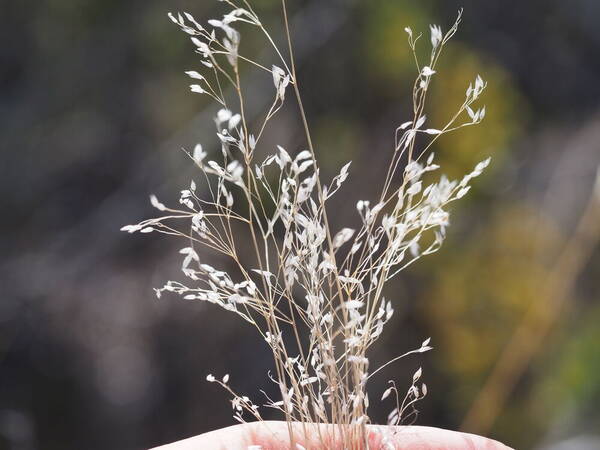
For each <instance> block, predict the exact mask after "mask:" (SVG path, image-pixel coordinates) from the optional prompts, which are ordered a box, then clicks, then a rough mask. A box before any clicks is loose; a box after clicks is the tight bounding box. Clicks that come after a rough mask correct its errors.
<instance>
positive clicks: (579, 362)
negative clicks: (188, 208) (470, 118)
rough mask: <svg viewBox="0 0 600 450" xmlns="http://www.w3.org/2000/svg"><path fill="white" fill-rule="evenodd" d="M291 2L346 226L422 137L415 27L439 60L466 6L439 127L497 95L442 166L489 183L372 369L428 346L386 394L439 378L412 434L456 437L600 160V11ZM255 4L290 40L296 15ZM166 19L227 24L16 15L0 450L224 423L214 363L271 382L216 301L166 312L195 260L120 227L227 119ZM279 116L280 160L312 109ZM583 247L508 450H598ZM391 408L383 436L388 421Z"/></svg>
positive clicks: (7, 67) (518, 390)
mask: <svg viewBox="0 0 600 450" xmlns="http://www.w3.org/2000/svg"><path fill="white" fill-rule="evenodd" d="M290 3H291V9H292V17H293V25H294V30H295V34H296V36H295V37H296V39H297V44H298V48H299V60H300V61H299V62H300V64H299V65H300V74H299V75H300V77H301V78H302V79H303V94H304V96H305V102H306V106H307V108H308V114H309V119H310V122H311V125H312V127H313V130H314V134H315V139H316V145H317V151H318V153H319V157H320V158H321V161H322V163H321V166H322V168H323V169H324V170H327V171H328V172H329V173H335V172H336V171H337V170H338V169H339V165H340V164H341V163H342V162H345V161H346V160H349V159H352V160H354V162H355V166H361V167H364V170H362V169H361V172H362V173H361V176H360V177H354V181H351V180H349V183H348V185H349V186H350V185H351V186H352V187H349V188H345V191H344V192H343V194H342V195H345V196H347V197H348V204H347V205H345V204H340V208H339V210H337V211H335V212H336V214H335V215H334V217H336V218H337V219H338V220H339V223H340V224H345V223H347V222H348V221H349V218H352V217H353V214H354V211H353V208H352V207H350V206H348V205H353V204H354V203H355V201H356V200H358V199H359V196H360V197H361V198H362V197H363V196H364V192H367V193H369V194H371V195H374V194H375V193H374V192H371V191H370V190H369V189H370V188H371V186H372V185H373V184H374V183H371V181H372V180H374V179H375V178H377V177H380V176H381V173H383V172H384V171H385V170H386V169H387V167H386V164H387V163H388V160H389V152H390V149H391V148H392V146H393V133H392V130H393V129H394V127H395V126H396V125H397V124H398V123H401V122H403V121H404V120H408V119H407V117H408V116H409V113H410V111H409V109H410V99H409V96H410V90H411V83H412V80H413V78H414V64H413V60H412V56H411V53H410V51H409V50H408V46H407V44H406V36H405V33H404V31H403V29H404V27H405V26H407V25H410V26H411V27H412V28H413V30H415V31H417V30H421V31H423V32H424V34H425V36H424V37H423V38H422V41H421V45H424V46H426V45H428V35H427V33H428V24H429V23H438V24H440V25H442V27H443V28H447V27H448V25H449V24H450V23H452V21H453V20H454V17H455V15H456V11H457V10H458V8H459V7H460V6H463V7H464V9H465V12H464V21H463V25H462V26H461V28H460V30H459V33H458V35H457V37H456V40H455V41H454V43H453V44H451V45H450V46H449V47H448V49H447V52H446V53H445V55H444V56H443V60H442V63H441V65H440V69H439V71H438V74H436V76H435V79H434V82H433V89H432V92H431V95H430V103H429V110H430V111H432V112H433V114H431V115H430V119H431V120H432V124H439V123H441V122H443V121H444V120H445V118H447V117H448V114H450V113H451V112H453V111H454V110H455V106H456V102H457V100H458V99H460V98H461V97H462V96H463V95H464V90H465V89H466V87H467V85H468V82H469V81H470V80H471V79H472V74H473V73H481V75H482V77H483V78H484V79H485V80H486V81H487V82H488V89H487V91H486V94H485V96H484V99H483V102H484V103H485V104H486V105H487V115H486V119H485V121H484V123H483V124H482V125H480V126H478V127H473V128H467V129H464V130H461V131H459V132H457V133H456V134H454V135H451V136H448V137H444V138H443V139H442V140H440V142H439V143H438V144H437V145H436V148H435V151H436V154H437V155H438V158H439V159H440V160H441V161H442V165H443V166H444V167H445V172H448V173H449V175H457V174H462V173H464V172H465V171H466V170H468V168H470V167H471V166H472V165H473V164H474V163H475V162H477V161H479V160H481V159H483V157H485V156H487V155H491V156H492V158H493V164H492V167H491V169H492V170H490V171H489V172H488V173H487V174H486V176H484V177H482V178H480V179H479V180H478V182H477V183H476V188H475V189H474V192H473V193H472V195H470V196H468V197H466V198H465V199H464V200H465V201H463V203H461V204H460V205H457V207H456V208H455V209H454V216H453V219H452V221H453V225H452V227H451V228H450V229H449V238H448V241H447V244H446V246H445V247H444V248H443V249H442V251H441V252H440V253H438V254H437V255H436V256H434V257H432V258H430V259H426V260H424V261H423V262H421V264H420V265H418V266H415V267H414V268H413V269H412V270H411V271H410V274H409V275H408V276H407V277H405V278H403V279H400V280H398V281H397V282H396V283H395V284H394V286H392V289H391V292H390V294H389V297H390V298H392V297H395V298H394V300H395V301H396V302H397V304H398V310H399V311H400V314H398V316H399V317H395V319H394V323H393V325H390V326H389V328H388V329H387V331H386V336H384V338H383V339H382V341H381V347H380V349H379V350H378V352H377V354H376V355H373V357H374V358H375V359H379V360H381V361H384V360H386V359H389V357H393V356H396V355H397V354H400V353H402V352H404V351H406V350H407V349H411V348H413V347H415V345H417V346H418V344H419V343H420V342H421V341H422V340H423V338H425V337H427V336H432V338H433V339H432V341H433V345H434V347H435V350H434V351H433V352H431V353H428V354H426V355H424V357H422V358H420V359H416V358H415V359H412V360H410V361H408V360H407V361H406V362H403V363H398V364H396V365H394V366H392V367H391V368H390V370H389V371H387V372H386V373H385V374H384V376H382V377H378V378H377V379H375V380H374V385H373V389H374V393H375V394H376V393H377V392H381V391H382V390H383V389H384V385H385V381H386V380H387V379H388V378H397V379H398V381H399V383H400V385H402V383H403V380H404V379H405V378H406V377H409V376H410V375H411V374H412V373H413V371H414V368H415V367H417V366H418V365H423V366H424V368H425V371H424V373H425V375H424V380H425V381H426V383H427V384H428V386H429V396H428V399H427V400H426V401H424V402H423V403H422V404H421V409H422V414H421V415H420V417H419V423H420V424H427V425H434V426H442V427H448V428H458V427H460V426H461V424H462V423H463V420H464V418H465V416H466V415H467V412H468V411H469V409H470V408H471V407H472V405H473V404H474V402H475V400H476V399H477V398H478V396H479V395H480V392H481V389H482V386H483V385H484V383H485V380H486V379H487V378H488V376H489V375H490V373H491V372H492V370H493V368H494V365H495V363H496V362H497V361H498V358H499V356H500V354H501V352H502V350H503V348H504V347H505V345H506V344H507V342H509V341H510V339H511V336H512V335H513V334H514V332H515V330H516V329H517V328H518V326H519V324H520V323H521V321H522V320H523V318H524V317H525V316H526V314H527V312H528V311H530V308H531V306H532V305H542V306H543V305H544V304H545V303H544V301H545V298H544V296H545V295H546V294H544V286H545V285H546V284H547V283H548V277H549V276H550V275H549V274H551V273H552V268H553V267H555V265H556V262H557V260H558V259H559V258H560V254H561V251H562V249H563V247H564V245H565V243H566V242H567V241H568V240H569V239H570V237H571V236H572V235H573V233H574V232H575V228H576V224H577V222H578V218H579V216H580V215H581V214H582V212H583V210H584V208H585V205H586V204H587V203H588V201H589V196H590V192H591V189H592V186H593V181H594V177H595V173H596V167H597V166H598V164H600V144H598V143H599V142H600V116H599V115H598V106H599V100H600V84H598V83H597V82H596V80H597V79H598V77H599V76H600V65H599V63H598V61H599V60H598V58H597V54H598V51H599V50H600V29H599V28H598V27H597V26H596V21H597V20H596V19H597V17H599V15H600V4H598V2H596V1H595V0H577V1H574V2H561V1H559V0H552V1H541V0H539V1H537V0H536V1H530V2H517V1H516V0H514V1H513V0H511V1H499V0H498V1H496V0H494V1H486V2H476V1H473V0H471V1H467V2H458V1H454V0H451V1H442V0H437V1H435V0H429V1H423V2H409V1H396V0H394V1H392V0H374V1H368V2H358V1H354V2H352V1H345V0H344V1H342V0H312V1H309V0H302V1H293V2H290ZM255 4H256V5H257V7H258V8H259V9H260V10H262V11H263V17H266V18H267V21H268V22H269V23H270V24H271V25H272V27H274V34H275V35H277V34H278V31H279V30H280V27H281V23H280V21H279V14H280V12H279V7H278V5H279V2H277V1H275V0H260V1H256V2H255ZM169 10H173V11H176V10H188V11H191V12H193V13H194V15H195V16H196V17H198V18H199V17H206V18H208V17H209V16H210V17H212V16H214V15H216V14H218V10H219V9H218V4H217V3H216V2H214V3H213V2H209V1H191V0H173V1H171V2H160V1H158V0H144V1H141V0H134V1H130V2H120V1H106V0H103V1H100V0H86V1H84V2H76V1H74V0H53V1H48V2H37V1H33V0H23V1H13V2H11V1H7V2H4V3H2V4H0V12H1V13H0V17H2V18H3V19H4V20H3V26H2V28H0V36H1V37H2V38H3V42H4V44H3V45H2V46H1V47H0V60H1V64H0V67H1V69H0V142H1V144H2V147H1V149H2V161H3V162H2V164H0V183H1V186H2V192H3V195H2V200H1V201H2V211H3V216H2V217H3V220H2V221H0V227H1V231H2V233H0V236H1V237H0V249H1V250H2V254H3V258H2V260H1V261H0V277H1V278H0V286H1V287H2V290H1V293H2V299H1V300H0V448H7V449H36V448H44V449H64V448H90V449H93V448H99V449H100V448H122V449H129V448H139V447H142V446H150V445H154V444H159V443H165V442H168V441H172V440H175V439H178V438H183V437H186V436H190V435H193V434H198V433H201V432H204V431H208V430H209V429H212V428H215V427H219V426H224V425H227V424H230V423H231V419H230V415H229V410H228V407H227V404H226V399H225V398H224V396H223V394H222V393H221V392H220V391H218V390H216V389H214V388H213V386H211V385H207V384H206V383H204V381H203V379H204V376H205V375H206V373H207V371H208V370H209V368H210V370H211V371H215V372H218V371H219V370H220V371H221V372H223V373H225V372H230V373H231V374H232V383H233V384H235V385H236V386H237V387H239V388H240V390H241V391H246V392H249V393H254V394H256V395H257V397H258V395H259V394H258V388H265V387H268V383H267V382H266V371H267V370H268V369H269V360H270V359H269V355H268V354H267V353H266V348H264V345H263V344H262V343H261V341H260V339H259V338H258V337H257V336H255V335H254V333H253V330H251V329H249V328H244V327H240V326H239V324H238V322H237V321H233V320H231V318H230V317H228V316H227V315H226V314H224V313H222V312H220V311H218V310H212V309H210V308H206V307H205V306H204V305H198V304H195V303H185V302H182V301H180V300H179V299H177V298H163V299H161V300H160V301H157V300H156V299H155V298H154V296H153V292H152V289H151V288H152V287H156V286H158V285H159V284H161V282H162V281H164V280H166V279H172V278H176V277H177V276H178V274H177V272H178V264H179V262H178V258H177V252H176V250H177V249H178V245H179V243H178V242H172V243H169V242H168V241H167V242H166V241H164V240H163V239H153V238H142V237H140V238H136V239H131V238H129V237H126V236H122V235H121V234H120V233H119V232H118V229H119V228H120V227H121V226H122V225H124V224H126V223H131V222H132V221H135V220H137V219H138V218H139V217H141V216H145V215H149V214H150V207H149V205H148V208H147V209H144V207H143V206H140V205H143V202H141V201H140V200H142V199H143V198H146V197H147V195H148V194H149V193H151V192H155V193H157V194H159V196H160V197H161V198H165V200H167V199H169V195H172V193H174V192H177V190H178V188H179V187H180V186H181V185H182V184H184V183H188V181H189V178H190V177H191V176H193V174H194V172H193V171H192V170H191V168H190V167H189V164H188V159H187V158H186V157H185V155H184V154H183V153H182V152H181V151H180V150H179V149H180V148H181V147H187V148H189V147H191V146H192V145H193V144H194V143H195V142H197V141H202V142H205V141H206V136H208V135H209V133H212V130H211V129H202V128H200V127H199V125H198V124H199V123H200V122H201V121H199V120H198V118H199V117H200V116H203V117H204V116H205V115H211V114H212V113H213V112H214V111H213V109H214V107H213V106H209V105H208V104H207V103H206V102H205V99H204V98H202V97H200V96H196V95H192V94H190V93H189V89H188V86H187V80H186V77H185V75H184V74H183V72H184V70H190V69H193V68H194V67H195V64H197V62H196V60H195V57H194V53H193V51H192V50H193V49H192V46H191V45H190V44H189V43H188V42H186V41H185V39H184V38H183V37H182V36H181V33H179V32H178V30H177V29H176V28H175V27H174V26H173V25H172V24H171V22H170V21H169V20H168V19H167V17H166V12H167V11H169ZM249 38H250V44H249V45H250V46H252V42H251V36H250V35H249ZM425 53H426V52H424V54H425ZM317 62H318V63H317ZM248 76H250V74H248ZM325 79H329V80H333V81H332V82H328V83H323V80H325ZM278 121H279V124H280V125H279V127H278V131H277V133H278V135H277V136H273V137H272V142H281V143H286V144H289V147H290V148H299V147H300V146H302V145H303V143H302V132H301V130H300V128H299V126H298V120H297V117H296V115H295V111H294V110H293V109H292V108H290V109H288V110H286V111H284V112H283V113H282V115H281V117H279V119H278ZM203 122H206V121H203ZM270 140H271V139H270ZM171 200H173V199H171ZM590 250H591V256H590V257H589V258H587V259H586V261H585V264H584V268H583V269H582V270H581V271H578V272H580V273H577V274H576V282H575V283H574V285H573V286H574V287H573V289H570V290H569V292H568V295H567V298H565V301H564V304H562V306H561V309H560V314H558V316H557V320H556V321H555V322H554V323H553V324H552V326H551V327H550V328H549V332H548V335H547V336H545V337H544V339H543V345H541V346H540V348H539V351H536V352H535V353H534V356H533V358H532V359H531V360H530V361H529V363H528V364H527V365H526V370H525V371H524V373H523V374H522V376H519V377H518V379H517V382H516V383H515V385H514V386H511V388H510V389H508V392H509V393H510V395H509V397H508V398H507V401H506V403H505V406H504V407H503V408H502V409H501V411H500V415H499V416H498V417H497V418H496V420H494V421H493V426H492V427H491V429H490V430H489V434H490V435H491V436H492V437H495V438H497V439H500V440H502V441H505V442H506V443H507V444H509V445H511V446H512V447H515V448H519V449H528V448H531V449H534V448H535V449H551V448H559V447H558V443H560V442H562V441H564V440H567V439H570V441H569V442H571V443H575V444H573V445H578V446H576V447H575V446H572V447H569V448H574V449H587V448H598V447H600V444H598V442H599V440H600V436H599V435H598V429H599V427H598V424H600V411H599V410H598V408H597V406H596V405H597V404H598V402H599V401H600V370H599V369H600V367H599V364H600V344H599V342H600V335H599V330H600V326H599V325H598V323H599V322H598V320H599V318H600V309H599V304H598V300H599V298H598V295H599V294H598V293H599V292H600V282H599V281H598V280H600V259H599V255H600V253H599V252H598V251H597V250H595V251H594V250H593V249H590ZM551 307H553V306H552V303H548V308H551ZM237 374H239V376H236V375H237ZM242 375H243V376H242ZM379 378H381V379H379ZM374 397H377V395H375V396H374ZM374 408H375V410H376V414H375V416H378V417H381V418H382V419H383V417H384V416H385V412H386V409H385V408H380V407H379V406H377V405H375V406H374ZM584 437H585V439H584ZM577 442H581V444H577ZM585 442H591V444H585ZM555 445H556V447H554V446H555ZM585 445H591V446H588V447H586V446H585ZM594 445H595V446H594Z"/></svg>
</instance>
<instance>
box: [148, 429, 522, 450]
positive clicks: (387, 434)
mask: <svg viewBox="0 0 600 450" xmlns="http://www.w3.org/2000/svg"><path fill="white" fill-rule="evenodd" d="M294 426H295V427H296V430H297V433H295V434H296V435H298V436H300V437H299V439H298V443H299V444H301V446H298V447H296V448H294V447H291V446H290V440H289V433H288V427H287V424H286V423H285V422H257V423H248V424H243V425H235V426H231V427H228V428H222V429H220V430H215V431H211V432H209V433H205V434H201V435H199V436H195V437H192V438H189V439H184V440H182V441H178V442H175V443H173V444H168V445H164V446H161V447H157V448H156V449H155V450H158V449H160V450H205V449H206V450H212V449H214V450H237V449H240V450H246V449H248V448H250V450H258V449H259V448H260V449H261V450H289V449H290V448H292V449H293V450H296V449H303V448H306V450H311V449H312V450H317V449H319V450H320V449H328V450H332V449H335V450H337V449H340V450H342V446H340V445H335V443H333V444H325V445H323V444H319V442H322V440H320V439H319V438H318V435H319V434H321V435H327V434H328V433H327V429H330V430H331V426H323V425H321V426H319V427H317V426H316V425H314V426H313V427H314V430H310V431H309V434H311V435H313V436H314V440H313V441H312V442H311V440H310V439H309V440H308V442H307V440H306V439H305V438H304V436H305V434H304V433H303V432H302V431H301V428H300V427H301V426H300V425H299V424H295V425H294ZM329 434H331V433H329ZM368 436H369V437H368V440H369V448H370V449H372V450H379V449H382V450H388V449H402V450H510V448H509V447H507V446H505V445H503V444H501V443H499V442H497V441H493V440H491V439H487V438H484V437H481V436H477V435H474V434H467V433H459V432H456V431H449V430H444V429H441V428H432V427H421V426H405V427H384V426H376V425H372V426H369V427H368ZM386 442H387V443H386ZM252 446H257V447H252Z"/></svg>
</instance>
